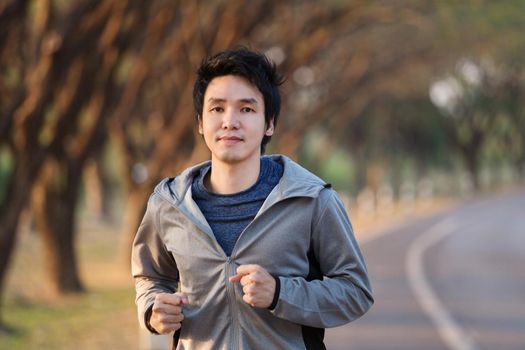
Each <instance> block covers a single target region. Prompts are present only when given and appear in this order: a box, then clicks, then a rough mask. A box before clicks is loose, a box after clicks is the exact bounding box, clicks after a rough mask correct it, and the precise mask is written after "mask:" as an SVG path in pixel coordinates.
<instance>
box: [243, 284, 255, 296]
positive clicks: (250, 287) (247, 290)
mask: <svg viewBox="0 0 525 350" xmlns="http://www.w3.org/2000/svg"><path fill="white" fill-rule="evenodd" d="M255 288H256V287H255V285H253V284H248V285H246V286H244V287H243V289H242V291H243V292H244V294H250V295H253V294H255V292H256V289H255Z"/></svg>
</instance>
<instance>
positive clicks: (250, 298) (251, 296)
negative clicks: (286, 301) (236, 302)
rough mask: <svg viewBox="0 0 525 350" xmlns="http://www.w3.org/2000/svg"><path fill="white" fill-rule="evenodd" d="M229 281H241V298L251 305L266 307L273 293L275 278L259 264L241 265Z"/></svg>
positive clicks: (269, 303) (271, 299)
mask: <svg viewBox="0 0 525 350" xmlns="http://www.w3.org/2000/svg"><path fill="white" fill-rule="evenodd" d="M230 282H233V283H239V282H240V283H241V285H242V290H243V292H244V295H243V297H242V299H243V300H244V301H245V302H246V303H248V304H250V305H251V306H253V307H260V308H267V307H269V306H270V305H271V304H272V301H273V296H274V294H275V284H276V283H275V279H274V278H273V276H272V275H270V274H269V273H268V271H266V270H265V269H264V268H262V267H261V266H259V265H241V266H239V267H238V268H237V274H236V275H235V276H232V277H230Z"/></svg>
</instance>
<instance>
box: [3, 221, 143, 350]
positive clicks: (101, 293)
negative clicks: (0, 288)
mask: <svg viewBox="0 0 525 350" xmlns="http://www.w3.org/2000/svg"><path fill="white" fill-rule="evenodd" d="M28 221H29V220H24V221H23V222H24V225H22V228H21V230H20V233H19V239H18V244H17V248H16V252H15V256H14V259H13V261H12V263H11V267H10V271H9V275H8V277H7V285H6V292H5V295H4V300H3V309H2V316H3V319H4V320H5V321H6V322H7V323H8V325H9V326H10V327H12V328H14V330H15V332H14V333H13V334H9V335H7V334H2V333H0V349H1V350H4V349H5V350H8V349H9V350H18V349H20V350H22V349H24V350H27V349H53V350H62V349H64V350H65V349H75V350H85V349H86V350H87V349H112V350H113V349H115V350H118V349H127V350H133V349H138V348H139V346H138V344H139V332H138V322H137V317H136V311H135V304H134V296H135V295H134V289H133V282H132V278H131V276H130V272H129V267H128V266H126V264H125V260H124V259H123V258H122V254H121V252H120V247H121V246H122V239H121V237H120V236H119V225H118V224H113V225H110V224H102V223H99V222H97V220H94V219H93V218H91V217H89V216H88V215H85V216H84V217H81V218H80V223H79V224H80V225H79V236H78V244H77V246H78V256H79V265H80V274H81V277H82V280H83V282H84V284H85V286H86V290H87V291H86V293H83V294H80V295H66V296H54V295H52V293H51V292H50V289H49V288H48V285H47V281H46V272H45V271H44V268H43V255H42V245H41V242H40V239H39V237H38V235H37V234H36V233H35V232H34V231H32V230H31V228H30V227H29V224H27V222H28Z"/></svg>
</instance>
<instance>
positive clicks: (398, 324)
mask: <svg viewBox="0 0 525 350" xmlns="http://www.w3.org/2000/svg"><path fill="white" fill-rule="evenodd" d="M362 249H363V253H364V255H365V258H366V260H367V263H368V268H369V271H370V275H371V277H372V286H373V289H374V295H375V298H376V303H375V305H374V307H373V309H372V310H371V311H370V312H369V313H368V314H367V315H365V316H364V317H363V318H361V319H360V320H357V321H355V322H353V323H351V324H350V325H347V326H344V327H339V328H335V329H331V330H328V331H327V334H326V344H327V347H328V349H334V350H337V349H351V350H383V349H385V350H387V349H399V350H401V349H402V350H410V349H414V350H415V349H417V350H422V349H423V350H433V349H436V350H437V349H440V350H441V349H445V350H446V349H454V350H456V349H470V350H478V349H479V350H485V349H497V350H504V349H509V350H510V349H513V350H514V349H516V350H525V190H524V189H521V190H516V191H514V192H512V193H507V194H505V195H499V196H496V197H492V198H485V199H481V200H476V201H472V202H470V203H467V204H464V205H461V206H458V207H456V208H455V209H454V210H451V211H449V212H447V213H443V214H440V215H437V216H434V217H431V218H425V219H419V220H415V221H413V222H411V223H408V224H405V225H403V226H402V227H398V228H395V229H392V230H390V231H385V232H383V234H382V235H380V236H378V237H377V238H375V239H371V240H369V241H367V242H364V243H363V244H362Z"/></svg>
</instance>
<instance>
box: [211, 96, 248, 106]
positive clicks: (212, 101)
mask: <svg viewBox="0 0 525 350" xmlns="http://www.w3.org/2000/svg"><path fill="white" fill-rule="evenodd" d="M226 101H227V100H226V99H225V98H217V97H210V98H209V99H208V103H224V102H226ZM237 102H241V103H249V104H252V105H257V104H258V102H257V100H256V99H254V98H252V97H249V98H241V99H239V100H237Z"/></svg>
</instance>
